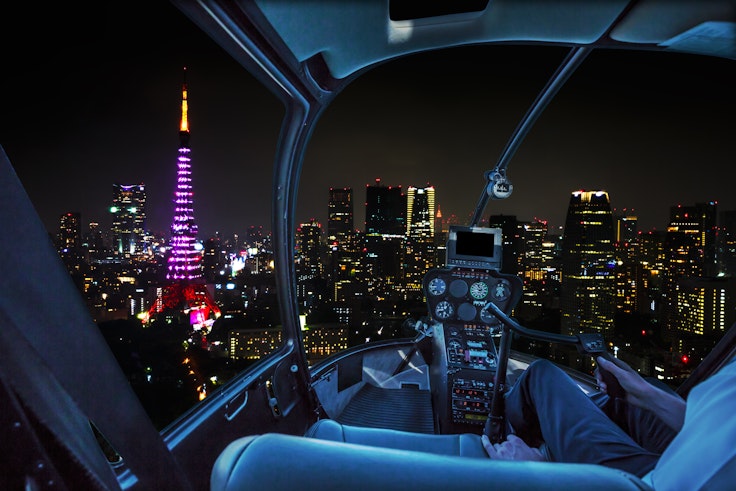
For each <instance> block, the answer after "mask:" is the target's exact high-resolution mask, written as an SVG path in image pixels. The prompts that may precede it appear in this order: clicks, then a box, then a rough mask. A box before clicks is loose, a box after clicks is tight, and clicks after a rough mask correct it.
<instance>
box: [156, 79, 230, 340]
mask: <svg viewBox="0 0 736 491" xmlns="http://www.w3.org/2000/svg"><path fill="white" fill-rule="evenodd" d="M186 70H187V69H186V67H185V68H184V82H183V84H182V97H181V123H180V125H179V142H180V144H179V157H178V159H177V173H176V191H175V192H174V220H173V223H172V224H171V241H170V243H169V256H168V261H167V265H168V272H167V273H166V279H167V280H168V284H166V285H165V286H164V287H163V288H159V289H158V290H157V295H156V300H155V302H154V303H153V305H152V306H151V308H150V309H149V310H148V312H147V315H145V316H144V318H143V320H144V322H148V321H149V320H150V319H151V318H152V317H154V316H155V315H156V314H160V313H164V312H177V311H178V312H181V313H184V314H189V322H190V324H191V325H192V327H193V328H194V329H195V330H200V329H202V328H205V329H206V330H207V331H209V329H210V328H211V327H212V324H213V323H214V321H215V319H217V318H218V317H220V309H219V307H218V306H217V305H216V304H215V302H214V300H213V299H212V295H211V294H210V292H209V290H208V289H207V285H206V284H205V281H204V276H203V274H202V263H201V261H202V251H201V246H200V244H199V243H198V242H197V225H196V223H195V221H194V192H193V187H192V164H191V156H190V154H191V149H190V148H189V119H188V110H189V103H188V101H187V81H186V74H187V71H186Z"/></svg>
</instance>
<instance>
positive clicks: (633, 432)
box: [609, 379, 677, 454]
mask: <svg viewBox="0 0 736 491" xmlns="http://www.w3.org/2000/svg"><path fill="white" fill-rule="evenodd" d="M647 382H649V383H650V384H653V385H655V386H657V387H660V388H662V389H664V390H669V391H670V392H674V391H673V390H672V388H671V387H669V386H667V385H666V384H664V383H662V382H660V381H659V380H656V379H647ZM610 416H611V415H610V414H609V417H610ZM612 419H613V420H614V421H615V422H616V424H618V425H619V426H620V427H621V428H622V429H623V430H624V431H625V432H626V433H627V434H628V435H630V436H631V438H633V439H634V441H635V442H636V443H638V444H639V445H641V446H642V447H644V448H645V449H647V450H649V451H651V452H654V453H658V454H661V453H662V452H664V449H665V448H667V446H668V445H669V444H670V442H671V441H672V439H673V438H675V436H677V431H675V430H674V429H673V428H671V427H670V426H668V425H667V424H666V423H665V422H664V421H662V420H661V419H660V417H659V416H658V415H657V414H656V413H653V412H652V411H649V410H647V409H643V408H640V407H637V406H634V405H632V404H628V403H627V402H626V401H620V406H619V411H618V414H617V415H616V416H615V418H612Z"/></svg>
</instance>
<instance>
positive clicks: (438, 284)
mask: <svg viewBox="0 0 736 491" xmlns="http://www.w3.org/2000/svg"><path fill="white" fill-rule="evenodd" d="M446 289H447V284H445V280H443V279H442V278H432V280H431V281H430V282H429V284H428V285H427V290H428V291H429V294H430V295H435V296H437V295H442V294H443V293H445V290H446Z"/></svg>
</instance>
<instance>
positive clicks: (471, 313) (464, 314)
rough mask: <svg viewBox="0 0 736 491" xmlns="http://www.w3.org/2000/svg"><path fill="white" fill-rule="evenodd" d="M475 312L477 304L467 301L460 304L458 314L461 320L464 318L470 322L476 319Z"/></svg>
mask: <svg viewBox="0 0 736 491" xmlns="http://www.w3.org/2000/svg"><path fill="white" fill-rule="evenodd" d="M475 314H476V310H475V306H474V305H473V304H472V303H469V302H465V303H462V304H460V306H459V307H458V308H457V316H458V317H459V318H460V320H463V321H465V322H469V321H472V320H473V319H475Z"/></svg>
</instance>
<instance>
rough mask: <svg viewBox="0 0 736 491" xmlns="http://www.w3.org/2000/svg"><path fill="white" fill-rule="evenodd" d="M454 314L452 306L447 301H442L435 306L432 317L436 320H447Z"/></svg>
mask: <svg viewBox="0 0 736 491" xmlns="http://www.w3.org/2000/svg"><path fill="white" fill-rule="evenodd" d="M454 313H455V309H454V308H453V307H452V304H451V303H450V302H448V301H447V300H443V301H441V302H440V303H438V304H437V306H436V307H435V308H434V315H435V316H436V317H437V318H438V319H442V320H445V319H449V318H450V317H452V314H454Z"/></svg>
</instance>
